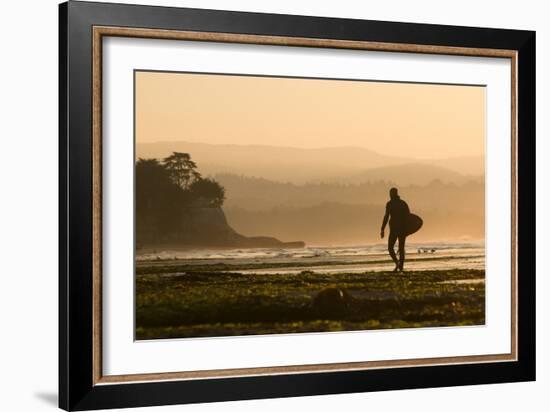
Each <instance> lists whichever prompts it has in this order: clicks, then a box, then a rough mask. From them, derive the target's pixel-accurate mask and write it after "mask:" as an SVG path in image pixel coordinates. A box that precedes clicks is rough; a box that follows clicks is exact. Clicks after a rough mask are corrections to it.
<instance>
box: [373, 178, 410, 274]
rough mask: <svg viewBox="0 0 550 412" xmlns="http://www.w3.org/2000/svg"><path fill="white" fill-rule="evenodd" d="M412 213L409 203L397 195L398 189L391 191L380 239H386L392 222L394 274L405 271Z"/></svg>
mask: <svg viewBox="0 0 550 412" xmlns="http://www.w3.org/2000/svg"><path fill="white" fill-rule="evenodd" d="M409 215H410V211H409V205H407V202H405V201H404V200H402V199H401V198H400V197H399V194H398V193H397V189H396V188H395V187H392V188H391V189H390V201H389V202H388V203H386V213H385V215H384V220H383V221H382V229H380V237H381V238H382V239H384V230H385V229H386V224H387V223H388V220H389V222H390V235H389V236H388V252H389V253H390V256H391V258H392V260H393V262H394V263H395V269H394V270H393V271H394V272H397V271H403V266H404V264H405V240H406V238H407V234H408V233H407V219H408V218H409ZM396 241H399V247H398V248H399V260H398V259H397V256H396V255H395V250H394V247H395V242H396Z"/></svg>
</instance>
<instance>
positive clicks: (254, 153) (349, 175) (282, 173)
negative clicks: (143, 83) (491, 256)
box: [136, 141, 484, 184]
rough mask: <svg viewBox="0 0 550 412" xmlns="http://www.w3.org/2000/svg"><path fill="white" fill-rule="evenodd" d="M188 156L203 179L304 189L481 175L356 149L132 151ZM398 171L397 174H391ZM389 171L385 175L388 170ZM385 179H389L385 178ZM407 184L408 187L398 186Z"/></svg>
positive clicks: (471, 166)
mask: <svg viewBox="0 0 550 412" xmlns="http://www.w3.org/2000/svg"><path fill="white" fill-rule="evenodd" d="M174 151H178V152H187V153H190V154H191V156H192V158H193V160H194V161H195V162H197V164H198V165H199V168H200V170H201V172H202V173H203V174H205V175H215V174H221V173H231V174H236V175H244V176H254V177H261V178H265V179H269V180H273V181H278V182H292V183H297V184H302V183H306V182H323V181H335V180H341V181H346V180H349V182H361V181H364V180H361V179H365V178H367V179H377V180H380V177H384V180H394V181H395V182H396V184H408V183H416V184H423V183H426V182H429V181H430V180H433V179H440V180H442V181H453V182H458V183H459V182H463V181H464V178H463V176H461V174H465V175H481V174H483V170H484V161H483V158H482V157H460V158H459V157H457V158H453V159H435V160H426V159H421V160H418V159H407V158H400V157H392V156H386V155H382V154H379V153H376V152H374V151H371V150H368V149H364V148H357V147H335V148H317V149H302V148H292V147H274V146H265V145H246V146H242V145H228V144H220V145H214V144H206V143H196V142H185V141H180V142H156V143H142V144H137V145H136V154H137V157H142V158H151V157H153V158H163V157H166V156H167V155H169V154H170V153H171V152H174ZM394 166H400V168H393V169H392V168H391V167H394ZM388 168H389V169H388ZM385 174H389V175H390V176H391V178H389V179H388V178H387V177H386V176H385ZM402 178H406V179H407V182H408V183H403V182H400V180H401V179H402Z"/></svg>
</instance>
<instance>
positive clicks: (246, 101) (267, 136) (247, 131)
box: [136, 72, 485, 158]
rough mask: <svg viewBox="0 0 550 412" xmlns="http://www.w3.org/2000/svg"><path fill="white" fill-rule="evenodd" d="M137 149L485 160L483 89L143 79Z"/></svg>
mask: <svg viewBox="0 0 550 412" xmlns="http://www.w3.org/2000/svg"><path fill="white" fill-rule="evenodd" d="M136 140H137V143H150V142H158V141H192V142H202V143H212V144H239V145H252V144H260V145H269V146H289V147H300V148H315V147H341V146H355V147H363V148H367V149H371V150H374V151H376V152H379V153H382V154H387V155H393V156H400V157H409V158H444V157H458V156H483V155H484V153H485V152H484V146H485V88H484V87H478V86H449V85H430V84H409V83H380V82H368V81H340V80H316V79H289V78H277V77H253V76H224V75H205V74H186V73H157V72H136Z"/></svg>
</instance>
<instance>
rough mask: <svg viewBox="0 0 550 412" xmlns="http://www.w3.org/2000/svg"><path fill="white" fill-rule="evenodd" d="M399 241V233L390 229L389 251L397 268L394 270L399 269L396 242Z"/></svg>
mask: <svg viewBox="0 0 550 412" xmlns="http://www.w3.org/2000/svg"><path fill="white" fill-rule="evenodd" d="M396 241H397V235H396V234H395V232H394V231H392V230H390V235H389V236H388V252H389V253H390V256H391V258H392V260H393V263H395V269H394V272H395V271H397V269H398V268H399V261H398V260H397V256H395V249H394V248H395V242H396Z"/></svg>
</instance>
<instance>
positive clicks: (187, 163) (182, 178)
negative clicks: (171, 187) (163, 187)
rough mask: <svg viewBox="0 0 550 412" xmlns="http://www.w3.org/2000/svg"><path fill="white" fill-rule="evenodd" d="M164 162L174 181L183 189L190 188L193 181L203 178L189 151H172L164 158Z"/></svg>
mask: <svg viewBox="0 0 550 412" xmlns="http://www.w3.org/2000/svg"><path fill="white" fill-rule="evenodd" d="M163 164H164V167H165V168H166V170H167V171H168V173H169V175H170V178H171V179H172V181H173V182H174V183H175V184H176V185H178V186H179V187H181V188H182V189H188V188H189V186H190V185H191V183H193V182H195V181H197V180H199V179H200V178H201V174H200V173H199V172H198V171H197V164H196V163H195V162H194V161H193V160H191V155H189V153H180V152H172V154H171V155H170V156H168V157H166V158H164V159H163Z"/></svg>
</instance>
